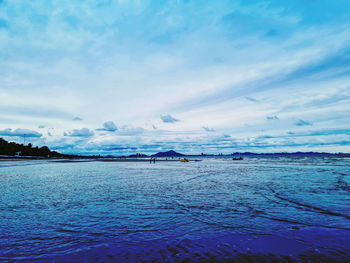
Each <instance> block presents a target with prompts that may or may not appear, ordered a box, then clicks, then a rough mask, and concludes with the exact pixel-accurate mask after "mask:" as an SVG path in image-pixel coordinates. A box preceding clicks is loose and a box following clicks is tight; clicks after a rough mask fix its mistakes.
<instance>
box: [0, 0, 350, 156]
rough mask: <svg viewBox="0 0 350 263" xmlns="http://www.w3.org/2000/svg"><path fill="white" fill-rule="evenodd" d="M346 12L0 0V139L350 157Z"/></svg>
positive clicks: (323, 6)
mask: <svg viewBox="0 0 350 263" xmlns="http://www.w3.org/2000/svg"><path fill="white" fill-rule="evenodd" d="M349 17H350V2H349V1H347V0H346V1H345V0H337V1H333V0H318V1H316V0H294V1H282V0H279V1H272V0H271V1H252V0H241V1H225V0H222V1H191V0H187V1H185V0H183V1H180V0H174V1H147V0H144V1H141V0H133V1H132V0H105V1H89V0H87V1H64V0H60V1H58V0H57V1H46V0H33V1H20V0H11V1H10V0H0V136H1V137H4V138H5V139H7V140H11V141H17V142H21V141H22V138H21V134H23V133H26V134H27V142H32V143H33V144H34V145H48V146H49V147H50V148H53V149H56V150H58V151H61V152H64V153H94V154H128V153H134V152H145V153H151V152H157V151H160V150H169V149H174V150H178V151H182V152H185V153H201V152H207V153H219V152H222V153H231V152H236V151H252V152H280V151H328V152H350V115H349V113H350V20H349V19H348V18H349Z"/></svg>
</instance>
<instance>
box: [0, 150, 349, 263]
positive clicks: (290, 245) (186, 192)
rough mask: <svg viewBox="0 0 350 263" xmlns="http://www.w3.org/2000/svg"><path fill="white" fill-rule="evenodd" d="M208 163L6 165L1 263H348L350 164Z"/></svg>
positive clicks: (1, 181)
mask: <svg viewBox="0 0 350 263" xmlns="http://www.w3.org/2000/svg"><path fill="white" fill-rule="evenodd" d="M197 159H198V158H197ZM201 159H202V161H200V162H198V161H197V162H195V161H192V160H190V162H187V163H184V162H180V161H169V162H167V161H162V162H161V161H157V162H156V163H149V162H148V161H145V162H142V161H140V162H113V161H111V162H101V161H85V162H70V161H60V160H51V161H50V160H23V161H1V162H0V261H1V262H32V261H33V262H350V159H349V158H338V157H336V156H327V157H325V156H323V157H317V156H316V157H315V156H299V157H297V156H296V157H275V156H272V157H247V158H244V159H243V160H236V161H233V160H232V159H231V158H225V157H222V158H201Z"/></svg>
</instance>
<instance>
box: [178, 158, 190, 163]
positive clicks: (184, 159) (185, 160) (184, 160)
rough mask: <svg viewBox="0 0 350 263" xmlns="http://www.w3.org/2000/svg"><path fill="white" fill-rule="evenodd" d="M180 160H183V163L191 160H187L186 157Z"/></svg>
mask: <svg viewBox="0 0 350 263" xmlns="http://www.w3.org/2000/svg"><path fill="white" fill-rule="evenodd" d="M180 162H183V163H188V162H189V160H187V159H186V158H183V159H181V160H180Z"/></svg>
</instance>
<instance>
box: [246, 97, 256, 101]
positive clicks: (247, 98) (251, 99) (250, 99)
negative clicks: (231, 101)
mask: <svg viewBox="0 0 350 263" xmlns="http://www.w3.org/2000/svg"><path fill="white" fill-rule="evenodd" d="M245 99H246V100H249V101H251V102H259V101H258V100H256V99H254V98H251V97H245Z"/></svg>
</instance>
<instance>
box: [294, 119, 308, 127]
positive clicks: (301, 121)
mask: <svg viewBox="0 0 350 263" xmlns="http://www.w3.org/2000/svg"><path fill="white" fill-rule="evenodd" d="M294 124H295V125H296V126H311V125H312V124H311V123H310V122H308V121H304V120H298V121H296V122H295V123H294Z"/></svg>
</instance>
